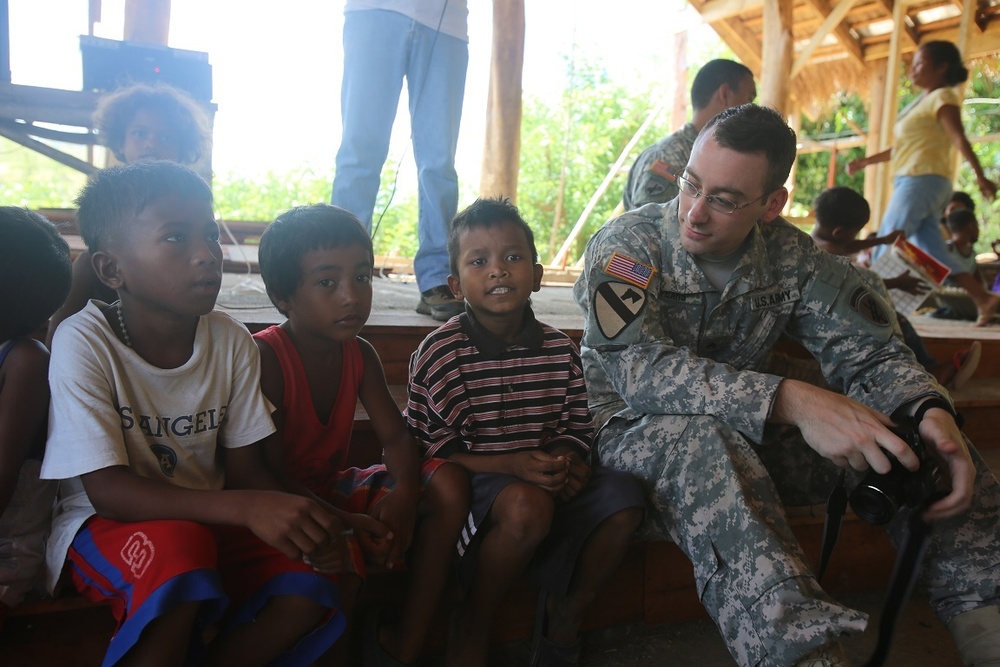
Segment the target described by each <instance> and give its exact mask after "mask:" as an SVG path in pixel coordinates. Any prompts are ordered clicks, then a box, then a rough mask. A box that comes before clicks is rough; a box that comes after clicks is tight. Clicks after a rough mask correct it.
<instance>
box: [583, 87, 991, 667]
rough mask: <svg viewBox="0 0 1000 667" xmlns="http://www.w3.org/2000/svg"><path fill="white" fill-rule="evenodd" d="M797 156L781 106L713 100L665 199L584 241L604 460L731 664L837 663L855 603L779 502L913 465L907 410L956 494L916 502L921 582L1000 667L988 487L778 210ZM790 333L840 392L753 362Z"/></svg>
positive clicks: (869, 300) (866, 294)
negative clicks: (923, 504) (892, 466)
mask: <svg viewBox="0 0 1000 667" xmlns="http://www.w3.org/2000/svg"><path fill="white" fill-rule="evenodd" d="M794 157H795V134H794V132H793V131H792V130H791V129H790V128H788V126H787V125H786V124H785V122H784V120H783V119H782V118H781V116H780V115H779V114H777V113H776V112H774V111H773V110H770V109H764V108H761V107H757V106H755V105H752V104H748V105H744V106H742V107H737V108H733V109H730V110H728V111H725V112H723V113H722V114H720V115H719V116H717V117H716V118H715V119H714V120H712V121H711V123H710V124H709V125H708V126H707V127H706V129H705V130H704V131H703V133H702V134H701V136H700V137H699V138H698V140H697V142H696V143H695V147H694V150H693V152H692V155H691V159H690V162H689V163H688V165H687V168H686V169H685V171H684V173H683V175H682V176H681V179H680V180H679V184H680V185H681V188H682V189H681V195H680V196H679V197H678V198H677V199H675V200H674V201H672V202H670V203H668V204H665V205H661V206H647V207H644V208H643V209H641V210H638V211H634V212H631V213H627V214H625V215H623V216H621V217H619V218H617V219H615V220H612V221H611V222H609V223H608V224H607V225H606V226H605V227H604V228H603V229H601V230H600V231H599V232H598V233H597V234H596V235H595V236H594V237H593V238H592V239H591V240H590V243H589V244H588V247H587V253H586V267H585V270H584V272H583V274H582V275H581V276H580V280H579V282H578V283H577V285H576V297H577V300H578V302H579V303H580V305H581V307H582V308H583V310H584V312H585V329H584V335H583V341H582V346H581V347H582V354H583V360H584V366H585V371H586V378H587V385H588V394H589V396H590V403H591V408H592V410H593V413H594V418H595V423H596V424H597V425H598V426H602V425H603V427H602V428H601V431H600V434H599V436H598V442H597V446H598V451H599V456H600V459H601V462H602V463H603V464H605V465H607V466H610V467H613V468H618V469H622V470H628V471H631V472H633V473H634V474H636V475H637V476H639V477H640V478H641V479H642V480H644V483H645V486H646V490H647V492H648V500H649V503H650V505H651V508H652V510H653V511H652V512H650V513H649V514H648V516H649V520H648V522H647V523H648V524H649V525H648V526H647V528H648V529H649V530H650V531H651V532H652V533H653V534H655V535H659V536H661V537H666V538H669V539H670V540H672V541H674V542H675V543H677V544H678V545H679V546H680V547H681V548H682V549H683V550H684V552H685V553H686V554H687V555H688V557H689V558H690V559H691V561H692V563H693V564H694V572H695V578H696V580H697V586H698V594H699V597H700V598H701V600H702V602H703V604H704V605H705V607H706V609H707V610H708V611H709V613H710V614H711V615H712V617H713V619H714V620H715V621H716V623H717V625H718V626H719V628H720V631H721V632H722V634H723V637H724V638H725V640H726V643H727V644H728V646H729V648H730V651H731V653H732V655H733V657H734V658H736V660H737V661H738V662H739V664H741V665H775V666H787V665H793V664H802V665H806V664H808V665H813V664H820V665H845V664H847V663H846V661H845V660H844V658H843V654H842V652H841V651H840V648H839V645H838V644H837V638H838V637H840V636H841V635H851V634H857V633H860V632H861V631H862V630H863V629H864V627H865V624H866V618H865V615H864V614H862V613H859V612H857V611H854V610H852V609H849V608H847V607H844V606H842V605H840V604H838V603H837V602H836V601H835V600H833V599H832V598H830V597H829V596H828V595H827V594H826V593H824V592H823V590H822V589H821V588H820V586H819V584H818V583H817V582H816V580H815V577H814V575H813V572H812V571H811V569H810V567H809V565H808V564H807V562H806V559H805V557H804V555H803V553H802V550H801V548H800V547H799V545H798V543H797V541H796V539H795V537H794V535H793V534H792V532H791V531H790V530H789V527H788V524H787V521H786V520H785V518H784V513H783V509H782V507H783V504H800V503H815V502H818V501H820V502H821V501H822V497H824V496H825V495H826V494H827V493H828V492H829V489H830V488H831V487H832V481H833V479H834V477H835V475H836V472H837V466H839V467H840V468H852V469H853V470H855V471H862V470H865V469H867V468H868V467H869V466H870V467H872V468H874V469H875V470H877V471H879V472H882V473H885V472H887V471H888V469H889V461H888V460H887V458H886V456H885V452H886V451H888V452H891V453H892V454H893V455H895V456H896V458H898V459H899V460H900V462H901V463H902V464H903V465H905V466H906V467H907V468H909V469H911V470H912V469H915V468H916V467H917V465H918V460H917V458H916V456H915V455H914V453H913V452H912V451H911V450H910V449H909V448H908V447H907V446H906V444H905V443H904V442H903V441H902V440H900V439H899V438H897V437H896V436H895V435H894V434H893V433H892V432H891V431H889V430H888V429H887V428H886V425H887V424H890V423H891V421H890V418H889V417H887V416H886V415H897V416H902V415H909V416H912V417H916V418H919V426H918V429H919V432H920V435H921V437H922V438H923V440H924V441H925V442H927V443H929V444H930V446H931V447H932V448H933V449H934V450H936V452H937V453H938V455H939V456H940V457H941V458H942V460H943V461H944V462H945V464H946V465H947V468H948V470H949V471H950V475H951V482H952V485H953V487H954V490H953V491H952V493H951V494H950V495H948V496H947V497H945V498H944V499H942V500H939V501H937V502H936V503H934V504H933V505H931V506H930V507H929V508H928V509H927V510H926V512H925V518H927V519H929V520H933V521H934V522H935V524H934V525H935V530H934V531H933V533H932V538H931V539H932V542H931V544H930V546H929V549H928V553H927V557H926V561H925V565H924V570H923V573H922V578H923V582H924V584H925V585H926V586H927V589H928V592H929V595H930V600H931V603H932V605H933V606H934V609H935V610H936V612H937V614H938V615H939V616H940V618H941V619H942V621H944V622H946V623H949V629H950V630H952V633H953V635H955V636H956V638H959V637H966V636H969V635H975V636H981V637H985V640H981V641H979V644H978V645H977V646H978V648H976V647H974V649H970V650H979V651H980V653H979V654H978V657H976V655H977V654H974V653H967V652H966V651H965V649H962V650H963V656H964V657H965V659H966V662H967V664H972V663H973V661H974V660H977V659H979V660H983V656H985V657H986V659H985V660H984V661H983V662H981V663H976V664H989V665H1000V611H998V607H997V604H998V595H1000V589H998V585H1000V583H998V582H1000V565H998V560H1000V538H998V535H1000V485H998V483H997V480H996V477H994V476H993V475H992V474H991V473H990V472H989V470H988V469H987V468H986V466H985V465H984V464H983V462H982V460H981V458H980V457H979V456H978V454H977V453H976V452H975V451H974V450H973V449H972V448H971V446H970V445H969V443H968V442H967V441H966V440H965V439H964V438H963V436H962V435H961V433H960V432H959V429H958V426H957V425H956V424H955V420H954V408H953V406H952V404H951V402H950V399H949V398H948V394H947V392H945V390H944V389H942V387H941V386H940V385H938V384H937V383H936V382H935V380H934V378H933V377H932V376H930V375H929V374H928V373H927V372H925V371H924V369H923V368H922V367H921V366H920V365H919V364H918V363H917V362H916V360H915V358H914V356H913V353H912V352H911V351H910V350H909V349H908V348H907V347H905V345H904V344H903V343H902V340H901V339H900V338H899V337H898V336H896V335H894V333H893V332H894V329H895V327H894V324H895V322H894V317H895V316H894V314H893V311H892V309H891V308H890V307H889V306H888V305H887V304H886V303H885V302H884V301H883V300H882V299H881V298H879V297H877V296H875V295H874V294H873V293H872V291H871V289H870V287H869V286H867V285H866V284H865V282H864V280H863V279H862V277H861V276H860V274H859V273H858V271H857V270H856V269H855V268H854V267H852V266H851V265H850V264H849V263H847V262H842V261H839V260H838V259H836V258H834V257H831V256H830V255H828V254H826V253H825V252H823V251H822V250H820V249H819V248H817V247H816V246H815V244H814V243H813V242H812V240H811V239H810V237H809V236H807V235H806V234H804V233H802V232H800V231H799V230H797V229H796V228H795V227H793V226H792V225H790V224H789V223H787V222H786V221H784V220H783V219H781V218H780V217H779V216H778V214H779V212H780V211H781V208H782V207H783V205H784V203H785V201H786V199H787V196H788V193H787V191H786V190H785V189H784V187H783V185H782V184H783V183H784V181H785V179H786V178H787V176H788V173H789V169H790V166H791V163H792V161H793V160H794ZM782 334H785V335H787V336H790V337H791V338H793V339H795V340H798V341H800V342H801V343H802V344H803V345H804V346H805V347H806V348H807V349H808V350H809V351H810V352H811V353H812V354H813V355H814V356H815V357H816V358H817V359H818V360H819V361H820V363H821V366H822V369H823V373H824V375H825V377H826V379H827V381H828V382H829V383H830V385H831V386H833V387H836V388H837V389H839V390H840V391H841V392H842V393H834V392H832V391H827V390H824V389H821V388H819V387H815V386H812V385H809V384H806V383H803V382H799V381H796V380H791V379H783V378H781V377H778V376H775V375H771V374H768V373H766V372H764V371H763V369H764V368H765V367H766V362H767V359H768V355H769V353H770V352H771V349H772V347H773V346H774V344H775V342H776V341H777V339H778V337H779V336H781V335H782ZM793 427H797V431H796V429H795V428H793ZM789 431H791V432H793V433H794V435H795V437H788V435H789ZM817 490H821V491H822V493H821V494H820V497H819V498H817V497H816V495H815V492H816V491H817ZM903 514H905V512H901V513H900V516H897V517H896V519H894V520H893V522H892V523H891V524H890V525H889V532H890V536H891V537H893V538H894V539H898V538H899V537H900V535H901V532H902V531H903V529H904V526H905V517H903V516H902V515H903ZM963 619H964V620H963ZM970 619H972V620H973V621H974V622H973V623H972V624H971V625H970V623H969V622H968V621H969V620H970ZM984 628H985V629H984ZM991 632H992V635H990V633H991ZM963 641H964V639H963ZM984 642H985V643H984ZM971 644H975V642H971ZM817 658H818V659H819V661H815V660H816V659H817ZM989 659H993V660H997V661H998V662H989ZM824 660H825V661H824Z"/></svg>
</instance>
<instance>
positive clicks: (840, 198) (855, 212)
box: [813, 185, 872, 232]
mask: <svg viewBox="0 0 1000 667" xmlns="http://www.w3.org/2000/svg"><path fill="white" fill-rule="evenodd" d="M813 214H814V215H815V216H816V224H817V225H819V226H820V227H821V228H823V229H829V230H834V229H840V228H843V229H849V230H850V231H852V232H854V231H857V230H859V229H861V228H862V227H864V226H865V225H866V224H868V220H869V218H871V214H872V210H871V207H870V206H869V205H868V201H867V200H865V198H864V197H862V196H861V195H860V194H858V193H857V192H855V191H854V190H852V189H850V188H848V187H844V186H842V185H838V186H837V187H833V188H830V189H829V190H824V191H823V192H821V193H820V194H819V196H818V197H816V201H815V202H813Z"/></svg>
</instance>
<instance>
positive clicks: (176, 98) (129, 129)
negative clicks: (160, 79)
mask: <svg viewBox="0 0 1000 667" xmlns="http://www.w3.org/2000/svg"><path fill="white" fill-rule="evenodd" d="M94 127H95V128H97V139H98V141H100V143H101V144H103V145H104V146H107V148H108V150H110V151H111V152H112V153H113V154H114V156H115V158H117V159H118V161H119V162H121V163H123V164H127V163H129V162H135V161H136V160H169V161H170V162H180V163H181V164H186V165H192V164H195V163H196V162H198V160H200V159H201V158H202V156H203V155H204V154H205V153H206V152H207V151H208V149H209V147H210V146H211V144H212V131H211V130H210V129H209V122H208V115H207V114H206V113H205V110H204V109H203V108H202V107H201V106H200V105H199V104H198V103H197V102H195V101H194V100H193V99H191V97H190V96H189V95H188V94H187V93H185V92H183V91H181V90H178V89H177V88H173V87H171V86H167V85H164V84H157V85H153V86H150V85H146V84H136V85H133V86H128V87H126V88H119V89H118V90H115V91H114V92H111V93H108V94H107V95H104V96H103V97H101V99H100V100H99V101H98V103H97V110H96V111H95V112H94Z"/></svg>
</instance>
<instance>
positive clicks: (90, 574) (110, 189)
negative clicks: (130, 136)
mask: <svg viewBox="0 0 1000 667" xmlns="http://www.w3.org/2000/svg"><path fill="white" fill-rule="evenodd" d="M77 204H78V206H79V222H80V229H81V232H82V233H83V237H84V240H85V241H86V242H87V247H88V248H89V249H90V251H91V254H92V259H93V266H94V269H95V270H96V273H97V275H98V277H99V278H100V279H101V281H102V282H103V283H104V285H106V286H107V287H109V288H111V289H113V290H115V291H116V292H117V293H118V297H119V300H118V301H117V302H115V303H113V304H107V303H104V302H100V301H90V302H89V303H88V304H87V306H86V307H85V308H84V309H83V310H82V311H80V312H79V313H77V314H76V315H74V316H73V317H71V318H69V319H68V320H66V321H65V322H64V323H63V326H61V327H60V328H59V330H58V331H57V332H56V338H55V345H54V347H53V353H52V362H51V364H50V367H49V383H50V386H51V388H52V404H51V416H50V423H49V437H48V442H47V444H46V452H45V459H44V462H43V464H42V476H43V477H44V478H46V479H59V480H62V481H61V483H60V498H59V504H58V506H57V508H56V513H55V518H54V520H53V525H52V537H51V539H50V540H49V544H48V550H47V565H48V568H49V571H48V585H49V587H50V588H55V586H56V584H57V582H58V579H59V577H60V574H62V573H63V572H65V574H66V576H67V577H68V578H70V579H71V580H72V582H73V584H74V586H75V587H76V589H77V590H78V591H80V592H81V593H82V594H83V595H85V596H86V597H88V598H90V599H92V600H95V601H108V602H110V603H111V608H112V611H113V612H114V614H115V617H116V618H117V620H118V628H117V631H116V633H115V635H114V637H113V638H112V640H111V645H110V647H109V648H108V653H107V654H106V656H105V659H104V664H105V665H112V664H116V663H118V662H126V663H128V664H140V665H146V664H173V665H179V664H185V661H189V662H188V663H187V664H195V663H198V662H199V661H205V662H210V663H211V664H236V665H264V664H268V663H270V662H271V661H273V660H276V659H281V660H282V661H283V662H282V664H289V665H308V664H310V663H312V662H313V661H314V660H315V659H316V658H317V657H318V656H320V655H321V654H323V653H324V652H325V651H326V650H327V649H328V648H329V647H330V646H331V645H333V643H334V642H335V641H336V640H337V638H338V637H339V635H340V633H341V632H342V631H343V628H344V625H345V620H344V617H343V614H342V613H340V612H339V611H338V609H337V606H338V603H337V590H336V588H335V586H334V585H333V583H332V582H330V581H329V580H328V579H327V578H326V577H324V576H321V575H319V574H317V573H316V572H315V571H314V568H313V567H312V566H311V565H310V564H309V562H308V560H307V558H308V556H309V554H311V553H313V552H314V551H316V549H317V546H318V545H324V544H326V543H327V542H329V541H330V540H331V539H332V538H331V536H332V535H337V534H339V533H340V530H341V525H340V522H339V521H338V520H337V519H336V518H335V517H333V516H331V515H330V514H329V512H327V511H326V510H325V509H324V508H323V507H321V506H320V505H319V504H317V503H316V502H314V501H312V500H309V499H307V498H303V497H301V496H298V495H293V494H289V493H284V492H281V486H280V484H279V483H278V481H277V480H276V479H275V478H274V477H273V476H272V475H271V474H270V473H269V472H268V470H267V467H266V466H265V465H264V445H263V443H262V441H263V440H264V439H265V438H267V437H269V436H271V435H272V434H273V433H274V431H275V429H274V425H273V423H272V422H271V417H270V415H269V410H268V404H267V401H266V399H265V398H264V396H263V394H262V393H261V391H260V357H259V354H258V353H257V348H256V346H254V344H253V339H252V338H251V337H250V334H249V333H248V332H247V330H246V328H244V327H243V326H242V325H241V324H239V323H238V322H235V321H234V320H232V319H231V318H230V317H229V316H227V315H225V314H223V313H221V312H218V311H214V310H213V307H214V305H215V299H216V296H217V295H218V292H219V287H220V285H221V280H222V250H221V248H220V246H219V230H218V227H217V226H216V223H215V216H214V215H213V211H212V193H211V191H210V190H209V187H208V184H207V183H205V181H204V180H202V178H201V177H200V176H198V175H197V174H195V173H194V172H193V171H191V170H189V169H187V168H186V167H182V166H180V165H177V164H174V163H171V162H163V161H156V162H135V163H132V164H130V165H126V166H123V167H113V168H111V169H106V170H104V171H101V172H99V173H97V174H96V175H95V176H94V178H92V179H91V181H90V183H89V184H88V185H87V186H86V187H85V188H84V190H83V192H82V193H81V194H80V197H79V198H78V199H77ZM224 612H225V617H224V622H223V623H221V624H220V625H219V627H218V632H217V634H214V635H209V634H208V633H207V629H208V628H209V626H214V624H215V623H216V621H219V620H220V618H222V617H223V613H224ZM203 640H210V643H208V645H207V647H205V648H206V649H207V656H205V655H202V653H203V651H202V642H203Z"/></svg>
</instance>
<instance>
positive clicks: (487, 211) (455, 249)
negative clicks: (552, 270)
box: [448, 197, 538, 276]
mask: <svg viewBox="0 0 1000 667" xmlns="http://www.w3.org/2000/svg"><path fill="white" fill-rule="evenodd" d="M504 223H510V224H513V225H516V226H517V227H520V228H521V231H523V232H524V236H525V237H526V238H527V239H528V245H529V246H531V259H532V261H533V262H535V263H537V262H538V250H537V249H536V248H535V234H534V232H532V231H531V227H529V226H528V223H527V222H525V221H524V218H522V217H521V212H520V211H518V210H517V206H515V205H514V204H512V203H511V201H510V199H509V198H508V197H494V198H487V199H477V200H476V201H474V202H473V203H472V204H471V205H469V206H468V207H467V208H466V209H464V210H462V211H459V213H458V215H456V216H455V219H454V220H453V221H452V223H451V233H449V234H448V259H449V260H450V263H451V275H453V276H457V275H458V254H459V251H460V248H459V242H460V240H461V238H460V237H461V235H462V233H463V232H466V231H468V230H470V229H473V228H477V227H495V226H497V225H502V224H504Z"/></svg>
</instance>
